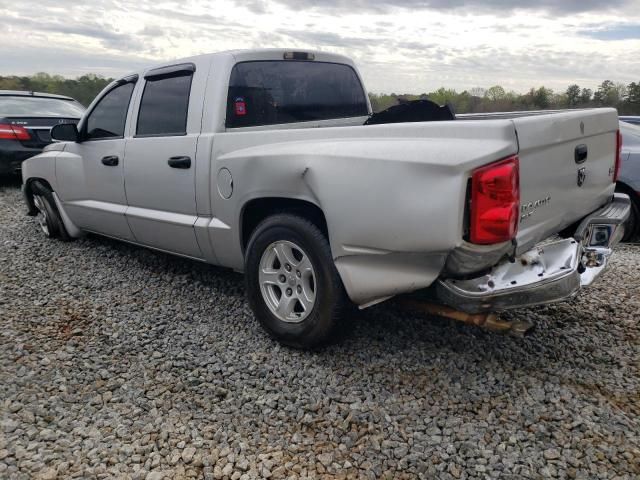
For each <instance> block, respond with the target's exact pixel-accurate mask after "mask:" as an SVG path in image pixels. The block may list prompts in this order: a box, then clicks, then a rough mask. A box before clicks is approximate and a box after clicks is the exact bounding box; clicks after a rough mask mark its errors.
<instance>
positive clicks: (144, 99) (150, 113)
mask: <svg viewBox="0 0 640 480" xmlns="http://www.w3.org/2000/svg"><path fill="white" fill-rule="evenodd" d="M207 74H208V65H205V64H202V65H199V64H196V63H185V64H181V65H172V66H167V67H162V68H157V69H153V70H150V71H148V72H147V73H146V74H145V75H144V79H143V82H144V85H143V90H142V95H141V96H140V101H139V102H138V105H137V107H136V108H135V109H134V114H133V115H134V118H135V130H134V133H133V137H132V138H131V139H129V141H128V142H127V145H126V152H125V166H124V176H125V189H126V194H127V203H128V208H127V212H126V216H127V219H128V221H129V225H130V226H131V230H132V231H133V234H134V235H135V238H136V240H137V241H138V242H139V243H142V244H144V245H147V246H150V247H154V248H158V249H161V250H166V251H169V252H173V253H177V254H181V255H185V256H189V257H193V258H198V259H200V258H202V256H203V255H202V251H201V249H200V247H199V246H198V242H197V239H196V234H195V230H194V224H195V222H196V219H197V215H196V192H195V173H196V168H195V167H196V165H195V159H196V147H197V141H198V136H199V135H200V128H201V118H202V104H203V98H204V88H205V84H206V77H207Z"/></svg>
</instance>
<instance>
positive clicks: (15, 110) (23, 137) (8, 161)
mask: <svg viewBox="0 0 640 480" xmlns="http://www.w3.org/2000/svg"><path fill="white" fill-rule="evenodd" d="M84 110H85V108H84V107H83V106H82V105H81V104H80V103H78V102H77V101H76V100H74V99H73V98H71V97H65V96H62V95H53V94H50V93H37V92H23V91H15V90H0V175H2V174H8V173H17V172H19V170H20V166H21V164H22V162H23V161H24V160H26V159H27V158H29V157H33V156H34V155H37V154H38V153H40V152H42V149H43V148H44V147H45V146H46V145H48V144H50V143H51V135H50V131H51V127H53V126H54V125H57V124H59V123H78V121H79V120H80V117H81V116H82V114H83V113H84Z"/></svg>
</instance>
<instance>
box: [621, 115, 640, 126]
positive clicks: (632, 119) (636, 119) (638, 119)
mask: <svg viewBox="0 0 640 480" xmlns="http://www.w3.org/2000/svg"><path fill="white" fill-rule="evenodd" d="M619 118H620V121H621V122H627V123H631V124H633V125H640V116H623V117H619Z"/></svg>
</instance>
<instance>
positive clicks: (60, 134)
mask: <svg viewBox="0 0 640 480" xmlns="http://www.w3.org/2000/svg"><path fill="white" fill-rule="evenodd" d="M51 138H52V139H53V140H60V141H61V142H77V141H78V127H76V125H75V124H74V123H59V124H58V125H55V126H54V127H53V128H52V129H51Z"/></svg>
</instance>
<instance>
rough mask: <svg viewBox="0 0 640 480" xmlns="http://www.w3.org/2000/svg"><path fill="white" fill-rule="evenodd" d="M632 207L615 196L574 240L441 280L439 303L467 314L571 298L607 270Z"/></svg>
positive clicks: (588, 219)
mask: <svg viewBox="0 0 640 480" xmlns="http://www.w3.org/2000/svg"><path fill="white" fill-rule="evenodd" d="M630 208H631V204H630V201H629V197H628V196H627V195H624V194H615V196H614V198H613V201H612V202H610V203H609V204H608V205H607V206H605V207H604V208H602V209H600V210H598V211H596V212H593V213H592V214H591V215H589V216H587V217H586V218H585V219H584V220H583V221H582V222H581V223H580V225H579V227H578V229H577V230H576V232H575V234H574V236H573V238H568V239H565V240H560V241H556V242H549V243H542V244H539V245H537V246H536V247H534V248H533V249H531V250H529V251H528V252H526V253H524V254H522V255H520V256H519V257H517V258H516V259H515V261H509V260H504V261H502V262H501V263H499V264H497V265H496V266H495V267H493V268H492V269H491V271H490V272H488V273H487V274H485V275H482V276H481V277H476V278H471V279H467V280H455V279H444V280H439V281H438V283H437V286H436V291H437V295H438V298H439V300H440V301H441V302H443V303H445V304H447V305H450V306H452V307H454V308H456V309H458V310H462V311H464V312H468V313H481V312H487V311H497V310H507V309H511V308H521V307H527V306H532V305H539V304H545V303H553V302H558V301H562V300H565V299H567V298H571V297H573V296H574V295H576V294H577V293H578V291H579V290H580V289H581V288H582V287H584V286H588V285H590V284H591V283H593V282H594V281H595V280H596V279H597V278H598V277H599V276H600V274H602V272H603V271H604V270H605V269H606V267H607V263H608V261H609V258H610V257H611V254H612V253H613V248H614V247H615V246H616V244H617V243H618V242H619V241H620V239H621V238H622V236H623V234H624V225H623V224H624V222H625V221H626V219H627V218H628V217H629V212H630Z"/></svg>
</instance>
